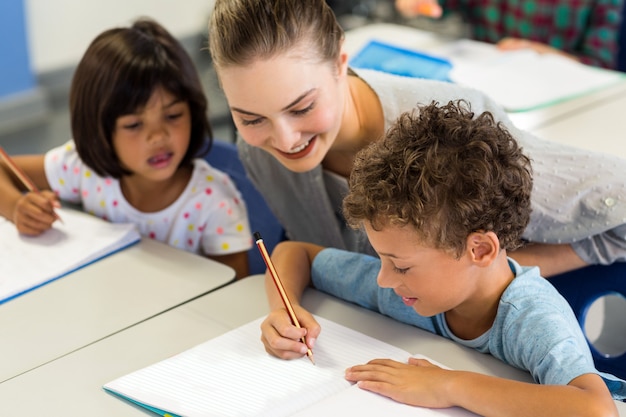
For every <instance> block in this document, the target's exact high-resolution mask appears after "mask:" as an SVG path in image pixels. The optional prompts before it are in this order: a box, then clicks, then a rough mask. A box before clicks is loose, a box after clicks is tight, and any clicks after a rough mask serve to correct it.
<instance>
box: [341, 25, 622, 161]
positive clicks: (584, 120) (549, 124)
mask: <svg viewBox="0 0 626 417" xmlns="http://www.w3.org/2000/svg"><path fill="white" fill-rule="evenodd" d="M373 39H377V40H380V41H383V42H387V43H390V44H395V45H398V46H399V47H403V48H407V49H413V50H416V51H418V52H426V53H429V52H430V53H435V54H436V52H437V50H438V49H441V48H442V47H444V46H445V45H446V44H449V43H450V42H452V41H454V40H456V39H453V38H450V37H444V36H441V35H438V34H434V33H431V32H426V31H423V30H419V29H416V28H412V27H408V26H402V25H397V24H385V23H381V24H373V25H368V26H363V27H359V28H356V29H353V30H349V31H347V32H346V41H345V48H346V51H347V52H348V54H349V55H350V56H352V55H354V54H355V53H357V52H358V51H359V50H360V49H361V48H362V47H363V46H365V44H366V43H367V42H368V41H370V40H373ZM625 104H626V78H625V79H624V80H623V81H621V82H619V83H618V84H616V85H614V86H611V87H607V88H606V89H602V90H599V91H594V92H593V93H590V94H587V95H584V96H581V97H577V98H573V99H570V100H566V101H563V102H560V103H557V104H554V105H552V106H548V107H543V108H540V109H535V110H531V111H526V112H519V113H511V114H510V115H509V116H510V117H511V119H512V120H513V122H514V123H515V124H516V125H517V126H518V127H520V128H522V129H525V130H528V131H531V132H533V133H535V134H537V135H538V136H541V137H543V138H545V139H548V140H554V141H557V142H562V143H567V144H571V145H574V146H579V147H583V148H585V149H590V150H595V151H603V152H609V153H613V154H617V155H620V156H623V157H625V158H626V130H625V129H624V114H625V112H624V108H625ZM620 116H621V117H620Z"/></svg>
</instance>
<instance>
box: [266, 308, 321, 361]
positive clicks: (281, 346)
mask: <svg viewBox="0 0 626 417" xmlns="http://www.w3.org/2000/svg"><path fill="white" fill-rule="evenodd" d="M293 309H294V311H295V313H296V316H297V317H298V321H299V322H300V326H301V328H300V329H299V328H297V327H296V326H294V325H293V323H292V322H291V319H290V318H289V314H287V310H285V309H284V308H281V309H277V310H274V311H272V312H271V313H270V314H269V315H268V316H267V317H266V318H265V320H264V321H263V323H261V341H262V342H263V345H264V346H265V350H266V351H267V353H269V354H270V355H273V356H276V357H278V358H281V359H297V358H301V357H302V356H304V355H306V352H307V345H305V344H304V343H302V341H301V339H302V338H303V337H305V336H306V341H307V344H308V347H309V348H310V349H313V345H314V344H315V340H316V339H317V337H318V336H319V334H320V331H321V328H320V325H319V323H317V321H316V320H315V319H314V318H313V316H312V315H311V313H309V312H308V311H306V310H305V309H304V308H302V307H301V306H299V305H293Z"/></svg>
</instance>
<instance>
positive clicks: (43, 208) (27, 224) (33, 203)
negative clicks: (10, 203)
mask: <svg viewBox="0 0 626 417" xmlns="http://www.w3.org/2000/svg"><path fill="white" fill-rule="evenodd" d="M53 204H54V203H53V202H51V201H50V200H49V198H47V197H46V196H43V195H41V194H39V193H28V194H26V195H25V196H24V197H23V198H21V199H20V200H19V201H18V202H17V204H16V206H15V211H14V213H13V223H15V225H16V227H17V229H18V231H19V232H20V233H25V234H29V235H38V234H40V233H42V232H43V231H45V230H48V229H49V228H50V227H52V223H54V221H55V220H57V215H56V213H55V212H54V207H53Z"/></svg>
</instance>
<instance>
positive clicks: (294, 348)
mask: <svg viewBox="0 0 626 417" xmlns="http://www.w3.org/2000/svg"><path fill="white" fill-rule="evenodd" d="M322 249H324V248H323V247H321V246H318V245H314V244H311V243H303V242H293V241H285V242H281V243H279V244H278V245H277V246H276V248H275V249H274V252H273V253H272V262H273V263H274V267H275V268H276V272H277V273H278V276H279V277H280V280H281V282H282V284H283V287H284V289H285V292H286V293H287V296H288V297H289V300H290V302H291V304H292V306H293V308H294V311H295V313H296V316H297V317H298V321H299V322H300V325H301V326H302V328H301V329H298V328H297V327H296V326H294V325H293V324H292V323H291V320H290V318H289V315H288V314H287V310H286V309H285V307H284V305H283V301H282V299H281V298H280V295H279V294H278V291H277V289H276V286H275V285H274V281H273V279H272V277H271V276H270V275H269V272H266V273H265V292H266V294H267V299H268V303H269V306H270V314H269V315H268V317H267V318H266V319H265V321H264V322H263V323H262V325H261V331H262V336H261V340H262V341H263V344H264V345H265V350H267V352H268V353H270V354H272V355H274V356H277V357H279V358H283V359H294V358H299V357H301V356H302V355H304V354H306V351H307V349H306V348H307V347H306V346H305V345H304V344H303V343H301V342H300V339H301V338H302V337H304V336H307V338H306V340H307V344H308V347H309V348H313V345H314V344H315V339H316V338H317V336H318V335H319V333H320V327H319V324H318V323H317V321H316V320H315V319H314V318H313V316H312V315H311V314H310V313H309V312H308V311H306V310H305V309H304V308H302V307H301V306H300V299H301V298H302V293H303V292H304V290H305V288H306V287H307V286H309V285H310V283H311V264H312V262H313V259H315V256H316V255H317V254H318V253H319V252H320V251H321V250H322Z"/></svg>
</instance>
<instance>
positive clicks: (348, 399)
mask: <svg viewBox="0 0 626 417" xmlns="http://www.w3.org/2000/svg"><path fill="white" fill-rule="evenodd" d="M316 319H317V320H318V322H319V323H320V325H321V326H322V334H321V335H320V337H319V339H318V340H317V342H316V345H315V348H314V354H315V365H313V364H312V363H311V362H310V361H309V360H308V358H307V357H306V356H304V357H302V358H300V359H295V360H289V361H287V360H282V359H278V358H275V357H273V356H270V355H269V354H268V353H267V352H265V349H264V346H263V344H262V343H261V342H260V340H259V336H260V327H259V326H260V324H261V321H262V320H263V318H259V319H257V320H254V321H252V322H249V323H247V324H245V325H243V326H241V327H239V328H236V329H234V330H231V331H229V332H227V333H225V334H223V335H221V336H218V337H216V338H214V339H211V340H208V341H206V342H204V343H202V344H200V345H197V346H195V347H193V348H191V349H189V350H186V351H184V352H182V353H180V354H178V355H175V356H172V357H170V358H167V359H165V360H163V361H161V362H157V363H155V364H153V365H150V366H148V367H145V368H142V369H139V370H137V371H135V372H132V373H130V374H127V375H124V376H121V377H119V378H117V379H115V380H114V381H111V382H109V383H107V384H105V385H104V389H105V390H107V391H109V392H111V393H113V394H115V395H117V396H119V397H121V398H123V399H125V400H128V401H130V402H131V403H134V404H138V405H140V406H142V407H145V408H146V409H148V410H151V411H152V412H154V413H156V414H159V415H161V416H186V417H199V416H203V417H206V416H246V417H250V416H275V417H279V416H292V415H295V416H320V415H324V413H327V414H326V415H343V413H344V412H345V413H349V412H354V410H359V411H358V412H359V415H363V416H368V415H372V416H381V415H393V416H405V415H406V416H433V417H436V416H459V417H461V416H473V415H474V414H473V413H470V412H469V411H467V410H464V409H461V408H447V409H428V408H420V407H414V406H409V405H406V404H401V403H398V402H395V401H393V400H391V399H389V398H386V397H383V396H380V395H377V394H374V393H371V392H368V391H365V390H362V389H360V388H359V387H357V386H356V385H353V384H351V383H349V382H348V381H346V380H345V378H344V372H345V369H346V368H348V367H350V366H352V365H357V364H362V363H366V362H368V361H369V360H371V359H376V358H390V359H395V360H397V361H401V362H406V361H407V359H408V358H409V356H411V355H410V354H409V353H408V352H406V351H404V350H402V349H399V348H397V347H395V346H392V345H390V344H388V343H386V342H382V341H380V340H377V339H375V338H372V337H370V336H367V335H365V334H363V333H360V332H357V331H355V330H352V329H350V328H347V327H345V326H342V325H340V324H338V323H336V322H333V321H330V320H327V319H324V318H322V317H316ZM433 362H434V361H433ZM435 363H436V362H435Z"/></svg>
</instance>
